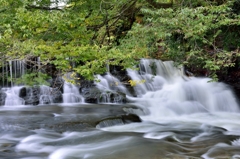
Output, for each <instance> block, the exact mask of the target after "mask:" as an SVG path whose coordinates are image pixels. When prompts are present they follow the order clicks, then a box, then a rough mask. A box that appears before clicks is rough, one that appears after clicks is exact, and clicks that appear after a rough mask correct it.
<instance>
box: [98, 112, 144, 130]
mask: <svg viewBox="0 0 240 159" xmlns="http://www.w3.org/2000/svg"><path fill="white" fill-rule="evenodd" d="M133 122H142V121H141V119H140V118H139V117H138V116H137V115H135V114H128V115H121V116H116V117H109V118H105V119H102V120H101V121H99V122H97V124H96V128H104V127H109V126H115V125H124V124H129V123H133Z"/></svg>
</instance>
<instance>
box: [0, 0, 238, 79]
mask: <svg viewBox="0 0 240 159" xmlns="http://www.w3.org/2000/svg"><path fill="white" fill-rule="evenodd" d="M0 3H1V8H0V13H1V14H0V18H1V21H0V54H1V57H0V58H1V61H10V60H23V59H24V60H25V61H27V63H29V64H30V65H34V64H35V65H37V68H38V69H37V70H35V71H34V72H33V70H29V73H30V74H32V75H31V76H29V77H32V78H35V77H36V78H39V76H40V75H39V73H38V72H41V74H44V73H45V74H49V75H51V76H57V75H62V74H64V73H66V72H76V73H78V74H80V75H81V76H83V77H85V78H88V79H93V78H94V75H95V74H99V73H100V74H101V73H104V72H106V65H120V66H122V67H123V68H128V67H132V66H134V65H135V64H136V63H137V62H138V60H139V59H141V58H160V59H168V60H174V61H176V62H178V63H181V64H185V65H188V66H196V67H199V68H205V69H207V70H208V71H210V73H211V74H212V76H214V75H215V74H216V72H217V71H219V70H223V69H224V68H226V67H230V66H233V65H234V60H235V58H236V57H237V56H238V54H239V51H238V48H239V44H240V42H239V38H238V37H239V31H238V30H239V13H238V11H237V9H236V6H237V5H238V6H239V4H238V0H236V1H229V2H225V1H224V0H218V1H217V0H213V1H206V0H197V1H194V2H192V1H190V0H184V1H181V0H175V1H169V0H122V1H116V0H104V1H103V0H100V1H93V0H84V1H79V0H68V1H58V0H56V1H52V0H41V1H35V0H0ZM233 4H234V5H233ZM234 7H235V9H234ZM230 45H231V46H233V47H229V46H230ZM36 57H39V58H40V59H41V64H40V65H39V63H37V62H36V60H34V59H36ZM1 64H2V65H6V63H4V62H1ZM50 66H51V68H52V69H54V70H55V71H49V69H48V68H49V67H50ZM52 72H54V73H52ZM33 74H35V75H33ZM43 77H46V76H43ZM38 81H41V80H38Z"/></svg>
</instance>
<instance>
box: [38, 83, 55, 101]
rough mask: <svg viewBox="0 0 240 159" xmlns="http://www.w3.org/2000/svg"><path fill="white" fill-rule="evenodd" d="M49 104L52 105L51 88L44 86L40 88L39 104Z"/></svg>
mask: <svg viewBox="0 0 240 159" xmlns="http://www.w3.org/2000/svg"><path fill="white" fill-rule="evenodd" d="M51 103H53V99H52V88H51V87H49V86H45V85H42V86H40V97H39V104H51Z"/></svg>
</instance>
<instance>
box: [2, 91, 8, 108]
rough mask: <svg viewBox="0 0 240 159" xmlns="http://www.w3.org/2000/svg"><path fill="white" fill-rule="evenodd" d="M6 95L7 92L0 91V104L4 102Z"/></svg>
mask: <svg viewBox="0 0 240 159" xmlns="http://www.w3.org/2000/svg"><path fill="white" fill-rule="evenodd" d="M6 97H7V94H6V93H5V92H2V91H0V106H2V105H4V104H5V99H6Z"/></svg>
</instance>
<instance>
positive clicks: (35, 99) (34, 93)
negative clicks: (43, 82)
mask: <svg viewBox="0 0 240 159" xmlns="http://www.w3.org/2000/svg"><path fill="white" fill-rule="evenodd" d="M39 96H40V89H39V87H37V86H35V87H29V88H27V89H26V96H25V97H23V99H24V100H25V104H26V105H38V104H39Z"/></svg>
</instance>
